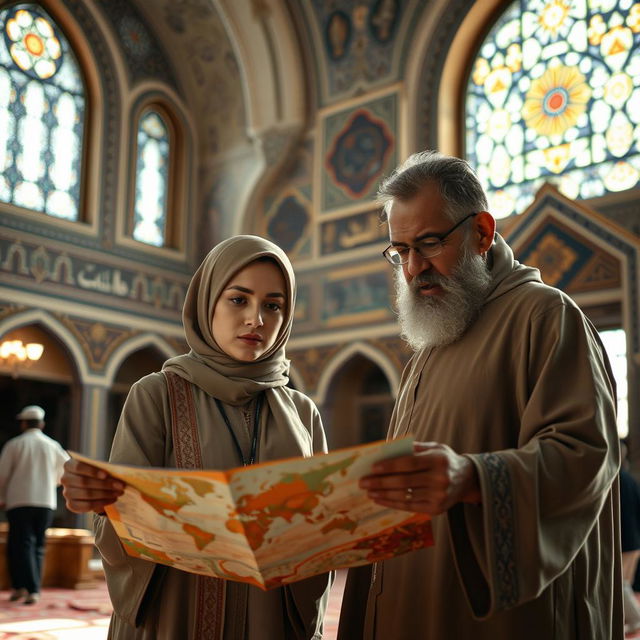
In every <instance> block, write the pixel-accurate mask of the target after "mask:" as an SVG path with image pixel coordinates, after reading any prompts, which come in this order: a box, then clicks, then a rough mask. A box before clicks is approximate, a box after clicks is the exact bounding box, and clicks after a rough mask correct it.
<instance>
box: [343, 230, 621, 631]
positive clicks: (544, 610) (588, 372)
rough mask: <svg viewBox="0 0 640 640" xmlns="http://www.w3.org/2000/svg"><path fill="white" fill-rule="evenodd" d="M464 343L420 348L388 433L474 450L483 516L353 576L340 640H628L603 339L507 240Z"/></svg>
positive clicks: (439, 526)
mask: <svg viewBox="0 0 640 640" xmlns="http://www.w3.org/2000/svg"><path fill="white" fill-rule="evenodd" d="M491 260H492V275H493V278H494V289H493V291H492V293H491V294H490V295H489V297H488V298H487V301H486V303H485V305H484V307H483V309H482V311H481V314H480V316H479V317H478V319H477V320H476V321H475V322H474V323H473V324H472V326H471V327H470V328H469V329H468V330H467V332H466V333H465V335H464V336H463V337H462V338H461V339H460V340H458V341H457V342H455V343H453V344H451V345H448V346H445V347H442V348H437V349H430V350H424V351H423V352H419V353H416V354H415V355H414V356H413V358H412V360H411V361H410V362H409V364H408V365H407V368H406V369H405V372H404V374H403V377H402V381H401V387H400V393H399V395H398V399H397V402H396V407H395V410H394V414H393V416H392V420H391V425H390V436H391V437H398V436H402V435H405V434H407V433H412V434H413V436H414V437H415V439H416V440H418V441H437V442H442V443H445V444H447V445H449V446H451V447H452V448H453V449H454V450H455V451H457V452H460V453H466V454H468V455H469V457H470V459H471V460H472V461H473V462H474V464H475V466H476V469H477V472H478V477H479V481H480V488H481V493H482V504H481V505H462V504H458V505H457V506H455V507H454V508H452V509H451V510H450V511H449V512H448V514H445V515H442V516H437V517H435V518H434V521H433V525H434V537H435V546H433V547H431V548H428V549H424V550H420V551H415V552H413V553H409V554H406V555H404V556H401V557H398V558H395V559H392V560H389V561H385V562H382V563H380V564H378V565H376V566H375V567H374V568H373V572H372V567H366V568H364V569H358V570H352V571H351V572H350V576H349V578H348V583H347V588H346V593H345V599H344V601H343V607H342V614H341V621H340V632H339V638H340V639H341V640H358V639H360V638H364V639H366V640H374V639H376V640H391V639H393V640H416V639H425V640H449V639H451V638H461V639H469V640H471V639H473V640H551V639H554V640H596V639H597V640H609V639H619V638H620V639H621V638H623V616H622V593H621V586H622V583H621V567H620V543H619V517H618V486H617V480H616V474H617V469H618V464H619V453H618V436H617V430H616V421H615V411H614V401H613V400H612V398H614V397H615V393H614V392H613V388H612V387H613V383H612V379H613V378H612V376H611V372H610V369H609V367H608V363H607V362H606V357H604V356H603V351H604V350H603V348H602V345H601V343H600V341H599V338H598V336H597V333H596V331H595V330H594V328H593V327H592V326H591V324H590V323H589V321H588V320H587V319H586V318H585V317H584V315H583V314H582V313H581V311H580V310H579V309H578V308H577V307H576V305H575V304H574V303H573V302H572V301H571V300H570V299H569V298H568V297H567V296H566V295H564V294H563V293H562V292H560V291H558V290H557V289H553V288H551V287H548V286H545V285H544V284H542V282H541V281H540V278H539V274H538V271H537V270H536V269H531V268H528V267H524V266H523V265H519V264H518V263H517V262H516V261H514V259H513V254H512V252H511V250H510V249H509V247H508V246H507V245H506V244H505V243H504V241H503V240H502V239H501V238H499V237H498V238H497V240H496V244H495V245H494V247H493V248H492V250H491Z"/></svg>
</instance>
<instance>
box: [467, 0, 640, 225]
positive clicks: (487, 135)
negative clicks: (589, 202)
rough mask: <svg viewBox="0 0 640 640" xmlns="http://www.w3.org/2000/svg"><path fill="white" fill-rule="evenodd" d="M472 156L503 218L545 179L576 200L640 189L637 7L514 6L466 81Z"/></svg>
mask: <svg viewBox="0 0 640 640" xmlns="http://www.w3.org/2000/svg"><path fill="white" fill-rule="evenodd" d="M465 110H466V123H465V124H466V157H467V159H468V160H469V161H470V162H471V164H472V165H473V166H474V167H475V168H476V169H477V171H478V174H479V176H480V178H481V180H482V182H483V184H484V186H485V188H486V189H487V191H488V194H489V199H490V208H491V211H492V212H493V213H495V215H496V216H497V217H505V216H508V215H510V214H512V213H520V212H522V211H523V210H524V209H525V208H526V206H527V205H528V204H529V203H530V202H531V200H532V199H533V196H534V194H535V192H536V191H537V189H538V188H539V187H540V186H541V185H542V183H543V182H545V181H547V182H553V183H555V184H556V185H557V186H558V188H559V189H560V190H561V191H562V192H563V193H564V194H565V195H567V196H569V197H571V198H592V197H596V196H601V195H604V194H606V193H608V192H614V191H622V190H624V189H630V188H633V187H636V186H638V184H639V183H640V3H638V2H634V0H517V1H516V2H513V3H512V4H511V5H509V7H508V8H507V10H506V11H505V12H504V13H503V14H502V16H501V17H500V18H499V19H498V21H497V22H496V23H495V25H494V26H493V28H492V29H491V30H490V32H489V34H488V36H487V37H486V38H485V40H484V42H483V43H482V45H481V47H480V50H479V54H478V56H477V57H476V59H475V62H474V64H473V68H472V70H471V76H470V78H469V81H468V84H467V94H466V102H465Z"/></svg>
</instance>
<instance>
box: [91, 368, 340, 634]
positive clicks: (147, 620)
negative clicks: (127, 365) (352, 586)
mask: <svg viewBox="0 0 640 640" xmlns="http://www.w3.org/2000/svg"><path fill="white" fill-rule="evenodd" d="M192 389H193V397H194V401H195V407H196V413H197V418H198V420H197V424H198V434H199V438H200V448H201V454H202V466H203V468H205V469H229V468H232V467H236V466H241V465H242V461H241V460H240V459H239V455H238V453H237V451H236V449H235V447H234V445H233V441H232V438H231V436H230V434H229V433H228V431H227V428H226V426H225V425H224V422H222V420H221V417H220V413H219V411H218V408H217V406H216V404H215V401H214V399H213V398H212V397H211V396H209V395H208V394H207V393H206V392H204V391H203V390H202V389H200V388H198V387H196V386H195V385H193V386H192ZM283 389H284V393H285V394H286V395H287V396H288V397H289V398H290V401H291V403H292V405H293V406H295V408H296V410H297V413H298V416H299V418H300V424H295V423H293V422H292V423H291V424H289V425H284V424H283V423H282V422H274V421H272V420H270V419H269V413H270V408H269V400H268V399H267V401H266V402H265V404H264V407H263V410H262V414H261V420H260V424H261V431H260V440H259V446H258V461H266V460H273V459H277V458H286V457H293V456H298V455H307V456H308V455H312V454H314V453H320V452H323V451H326V440H325V437H324V432H323V430H322V424H321V420H320V416H319V413H318V410H317V409H316V407H315V405H314V404H313V403H312V402H311V400H309V399H308V398H307V397H306V396H304V395H303V394H301V393H299V392H297V391H293V390H291V389H288V388H287V387H284V388H283ZM267 396H269V394H268V393H267ZM225 411H226V413H227V415H228V417H229V420H230V422H231V425H232V427H233V428H234V431H235V433H236V435H237V437H238V439H239V441H240V443H241V444H242V445H243V448H244V449H245V450H248V448H249V440H250V437H249V433H248V431H247V428H246V427H247V425H246V422H245V417H244V415H243V411H242V409H241V408H239V407H234V406H231V405H225ZM267 423H268V425H267ZM170 425H171V411H170V407H169V399H168V393H167V386H166V380H165V377H164V376H163V375H162V374H160V373H154V374H151V375H149V376H146V377H145V378H143V379H142V380H140V381H139V382H137V383H136V384H135V385H134V386H133V387H132V388H131V392H130V393H129V396H128V398H127V402H126V403H125V407H124V409H123V412H122V416H121V419H120V423H119V425H118V430H117V432H116V437H115V439H114V442H113V448H112V451H111V456H110V461H111V462H116V463H122V464H134V465H141V466H154V467H175V466H176V461H175V453H174V449H173V442H172V438H171V431H170V429H171V427H170ZM267 426H268V428H267ZM96 546H97V547H98V549H99V550H100V553H101V554H102V557H103V565H104V568H105V572H106V576H107V583H108V587H109V595H110V597H111V600H112V603H113V606H114V614H113V616H112V621H111V626H110V629H109V638H117V639H118V640H178V639H179V640H199V639H198V638H196V632H195V629H196V615H195V611H196V601H195V600H196V594H197V590H196V586H195V585H196V580H197V579H198V577H197V576H196V575H194V574H190V573H186V572H183V571H179V570H177V569H172V568H169V567H164V566H160V565H156V564H154V563H152V562H149V561H147V560H141V559H137V558H132V557H130V556H129V555H127V554H126V552H125V551H124V549H123V547H122V545H121V543H120V541H119V539H118V537H117V536H116V534H115V532H114V530H113V528H112V527H111V525H110V523H109V521H108V520H107V519H106V518H104V517H101V516H98V517H96ZM225 591H226V594H225V607H224V638H225V639H226V640H227V639H228V640H283V639H291V640H308V639H310V638H313V639H317V638H322V619H323V616H324V610H325V608H326V603H327V599H328V592H329V576H327V575H326V574H325V575H322V576H316V577H314V578H310V579H308V580H303V581H301V582H298V583H295V584H291V585H287V586H285V587H282V588H278V589H274V590H271V591H267V592H263V591H262V590H260V589H258V588H256V587H252V586H249V585H246V584H240V583H234V582H225Z"/></svg>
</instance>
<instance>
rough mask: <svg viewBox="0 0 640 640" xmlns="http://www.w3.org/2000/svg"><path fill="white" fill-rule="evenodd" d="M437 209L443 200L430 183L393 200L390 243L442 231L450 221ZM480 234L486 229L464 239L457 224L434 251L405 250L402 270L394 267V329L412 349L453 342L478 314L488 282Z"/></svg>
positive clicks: (405, 242) (441, 208)
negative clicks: (407, 197)
mask: <svg viewBox="0 0 640 640" xmlns="http://www.w3.org/2000/svg"><path fill="white" fill-rule="evenodd" d="M443 211H444V202H443V200H442V197H441V196H440V194H439V193H438V190H437V188H436V187H435V186H433V185H429V186H427V187H426V188H425V189H424V190H423V191H422V192H421V193H419V194H418V195H417V196H416V197H415V198H412V199H411V200H408V201H406V202H399V201H396V202H394V203H393V205H392V207H391V210H390V212H389V234H390V238H391V244H392V245H395V246H397V247H405V246H413V245H414V244H416V242H418V241H419V240H421V239H424V238H425V235H428V234H431V233H433V234H442V233H446V232H447V231H449V229H451V227H452V226H453V223H452V222H451V221H450V220H449V219H448V218H447V217H446V216H445V215H444V213H443ZM470 213H471V212H470ZM485 215H488V214H485ZM471 220H475V218H472V219H471ZM466 224H472V222H471V221H470V222H467V223H466ZM482 235H485V236H486V232H483V233H480V231H478V232H477V233H476V234H475V235H472V236H471V237H470V238H468V237H467V238H465V234H464V232H463V231H462V229H456V230H455V231H453V233H451V235H449V236H447V237H446V238H445V242H444V243H443V246H442V251H441V253H439V254H438V255H437V256H435V257H432V258H423V257H422V256H421V255H420V254H419V253H417V252H416V251H414V250H411V251H410V252H409V261H408V262H407V263H406V264H404V265H402V271H401V272H400V269H399V268H398V267H395V269H396V272H395V275H396V278H395V280H396V296H397V297H396V302H397V306H398V319H399V321H400V328H401V331H402V336H403V337H404V338H405V340H407V342H408V343H409V345H410V346H411V347H412V348H413V349H414V350H416V351H417V350H419V349H422V348H425V347H437V346H443V345H447V344H450V343H452V342H455V341H456V340H458V339H459V338H460V337H461V336H462V335H463V333H464V332H465V331H466V329H467V328H468V327H469V325H470V324H471V323H472V322H473V320H474V319H475V317H476V316H477V314H478V313H479V311H480V308H481V307H482V304H483V302H484V299H485V296H486V293H487V291H488V289H489V286H490V284H491V274H490V273H489V270H488V269H487V266H486V263H485V260H484V258H483V257H482V255H481V249H482V248H483V247H484V246H485V245H486V242H484V241H481V240H480V237H481V236H482Z"/></svg>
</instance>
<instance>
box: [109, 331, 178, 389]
mask: <svg viewBox="0 0 640 640" xmlns="http://www.w3.org/2000/svg"><path fill="white" fill-rule="evenodd" d="M146 347H153V348H155V349H157V350H158V351H159V352H160V354H161V355H162V356H164V357H165V358H172V357H173V356H176V355H178V352H177V351H176V350H175V348H174V347H172V346H171V345H170V344H169V343H168V342H167V341H166V340H164V339H163V338H161V337H160V336H158V335H155V334H153V333H143V334H140V335H137V336H134V337H133V338H130V339H129V340H126V341H125V342H123V343H122V344H121V345H119V346H118V348H117V349H115V350H114V351H113V353H112V354H111V357H110V358H109V362H108V364H107V366H106V368H105V374H104V384H105V385H106V386H110V385H111V384H113V381H114V379H115V377H116V374H117V372H118V369H119V368H120V366H121V365H122V363H123V362H124V361H125V360H126V359H127V358H128V357H129V356H130V355H131V354H132V353H134V352H136V351H139V350H140V349H144V348H146Z"/></svg>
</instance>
